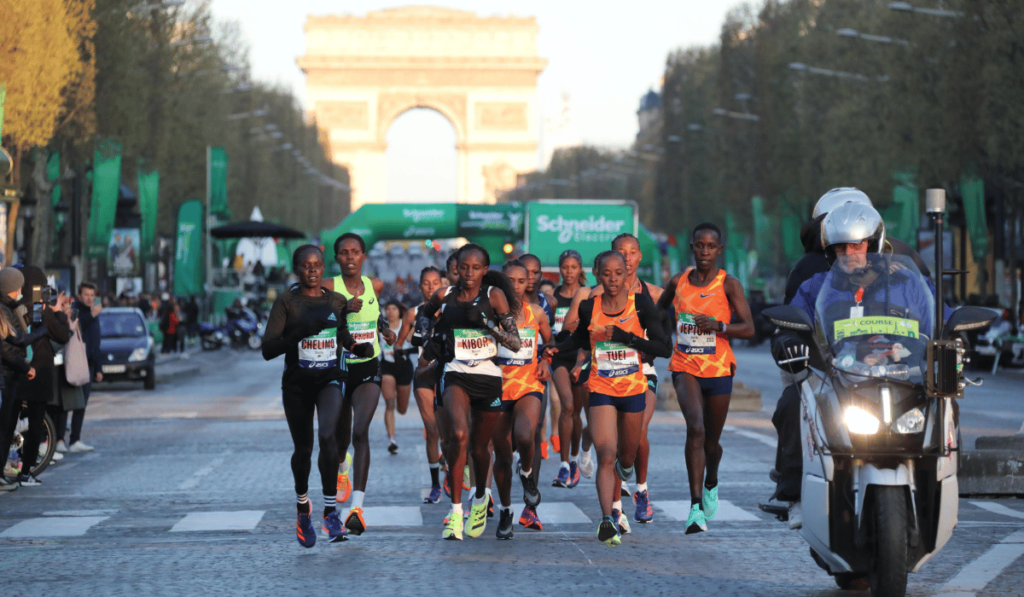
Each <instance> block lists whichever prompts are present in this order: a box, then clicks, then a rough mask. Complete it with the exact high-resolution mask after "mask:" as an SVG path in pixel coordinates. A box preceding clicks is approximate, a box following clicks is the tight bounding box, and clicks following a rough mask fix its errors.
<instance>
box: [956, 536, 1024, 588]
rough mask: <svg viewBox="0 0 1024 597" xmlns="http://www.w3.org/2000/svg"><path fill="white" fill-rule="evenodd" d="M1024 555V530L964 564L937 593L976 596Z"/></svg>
mask: <svg viewBox="0 0 1024 597" xmlns="http://www.w3.org/2000/svg"><path fill="white" fill-rule="evenodd" d="M1022 555H1024V531H1017V532H1016V533H1013V534H1012V535H1010V536H1009V537H1007V538H1005V539H1003V540H1002V541H1001V542H1000V543H999V544H998V545H995V546H993V547H992V549H990V550H988V551H986V552H985V553H984V554H983V555H982V556H981V557H979V558H978V559H976V560H974V561H973V562H971V563H969V564H967V565H966V566H964V567H963V568H962V569H961V570H960V572H959V573H958V574H957V575H956V576H954V577H953V578H951V579H950V580H949V582H947V583H946V584H944V585H942V588H940V589H939V592H938V593H936V595H941V596H942V597H974V596H975V595H977V593H978V592H979V591H981V590H982V589H984V588H985V585H987V584H988V583H990V582H992V580H994V579H995V578H996V577H997V576H999V574H1000V573H1001V572H1002V571H1003V570H1005V569H1006V567H1007V566H1009V565H1010V564H1012V563H1014V562H1015V561H1016V560H1017V558H1019V557H1020V556H1022Z"/></svg>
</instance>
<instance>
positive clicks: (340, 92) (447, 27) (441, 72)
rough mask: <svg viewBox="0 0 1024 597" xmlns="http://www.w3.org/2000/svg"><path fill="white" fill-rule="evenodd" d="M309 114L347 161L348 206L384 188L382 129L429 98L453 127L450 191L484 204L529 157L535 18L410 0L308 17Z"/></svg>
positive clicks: (529, 164)
mask: <svg viewBox="0 0 1024 597" xmlns="http://www.w3.org/2000/svg"><path fill="white" fill-rule="evenodd" d="M298 63H299V66H300V67H301V68H302V70H303V71H304V72H305V73H306V90H307V105H308V106H309V116H310V117H312V118H315V119H316V122H317V123H318V125H319V126H320V127H321V128H322V129H323V130H324V131H326V133H327V136H328V139H329V143H330V147H331V154H332V158H333V159H334V161H335V162H336V163H338V164H340V165H343V166H345V167H347V168H348V169H349V175H350V177H351V180H352V205H351V210H352V211H355V210H357V209H359V207H360V206H362V205H363V204H364V203H381V202H383V201H384V200H385V197H386V196H387V195H386V180H385V176H386V170H387V169H386V163H385V150H386V149H387V143H386V141H385V137H386V135H387V131H388V127H390V126H391V123H392V122H394V120H395V118H397V117H398V116H399V115H400V114H402V113H403V112H405V111H407V110H410V109H412V108H431V109H434V110H436V111H438V112H440V113H441V114H443V115H444V116H445V117H446V118H447V119H448V120H449V121H451V123H452V126H453V127H454V129H455V134H456V139H457V145H456V150H457V153H458V187H457V199H458V201H459V202H463V203H493V202H494V200H495V197H496V191H497V190H499V189H502V188H508V187H511V186H514V185H515V177H516V174H518V173H520V172H529V171H532V170H534V169H535V167H536V163H537V142H538V139H537V132H538V130H539V125H538V120H539V115H538V113H537V105H536V91H537V76H538V75H539V74H540V72H541V71H542V70H543V69H544V66H545V65H546V64H547V61H546V60H544V59H542V58H539V57H538V56H537V23H536V21H535V19H533V18H516V17H478V16H476V15H475V14H474V13H472V12H466V11H461V10H452V9H444V8H433V7H407V8H396V9H391V10H382V11H376V12H370V13H368V14H367V15H366V16H365V17H355V16H325V17H309V18H307V20H306V54H305V56H302V57H300V58H299V59H298Z"/></svg>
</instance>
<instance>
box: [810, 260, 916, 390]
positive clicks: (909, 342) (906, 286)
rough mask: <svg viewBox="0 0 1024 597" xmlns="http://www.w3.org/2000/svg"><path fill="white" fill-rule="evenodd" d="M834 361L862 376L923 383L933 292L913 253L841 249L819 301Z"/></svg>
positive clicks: (822, 330)
mask: <svg viewBox="0 0 1024 597" xmlns="http://www.w3.org/2000/svg"><path fill="white" fill-rule="evenodd" d="M815 323H816V326H817V332H818V334H819V335H820V338H821V340H822V341H823V343H824V344H826V345H827V346H828V347H829V348H830V349H831V351H830V352H831V360H832V366H833V367H835V369H836V370H838V371H840V372H843V373H847V374H849V377H850V381H853V382H856V381H857V379H858V378H861V379H863V378H879V379H891V380H898V381H906V382H911V383H920V382H921V381H922V378H923V372H924V370H925V368H926V367H925V358H926V354H925V351H926V346H927V344H926V343H927V341H928V340H929V339H930V338H931V337H932V328H933V327H934V325H935V293H934V290H933V286H932V283H931V281H930V280H929V279H928V278H926V277H925V276H923V275H922V274H921V272H920V270H919V269H918V267H917V265H916V264H915V263H914V261H913V260H912V259H910V258H909V257H904V256H902V255H877V254H870V255H865V254H851V255H838V256H837V257H836V261H835V264H834V265H833V266H832V269H831V270H830V271H829V272H828V273H826V274H825V278H824V280H823V281H822V288H821V291H820V292H819V294H818V299H817V301H816V303H815Z"/></svg>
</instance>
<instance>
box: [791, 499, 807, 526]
mask: <svg viewBox="0 0 1024 597" xmlns="http://www.w3.org/2000/svg"><path fill="white" fill-rule="evenodd" d="M803 526H804V514H803V511H802V510H801V509H800V502H790V503H789V528H790V529H792V530H796V529H799V528H802V527H803Z"/></svg>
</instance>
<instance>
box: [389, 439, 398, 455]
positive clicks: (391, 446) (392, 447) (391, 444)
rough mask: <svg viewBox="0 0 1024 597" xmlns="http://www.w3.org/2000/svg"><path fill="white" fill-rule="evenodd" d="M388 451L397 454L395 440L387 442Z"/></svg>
mask: <svg viewBox="0 0 1024 597" xmlns="http://www.w3.org/2000/svg"><path fill="white" fill-rule="evenodd" d="M388 452H390V453H391V455H392V456H394V455H395V454H398V444H396V443H395V440H391V441H389V442H388Z"/></svg>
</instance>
